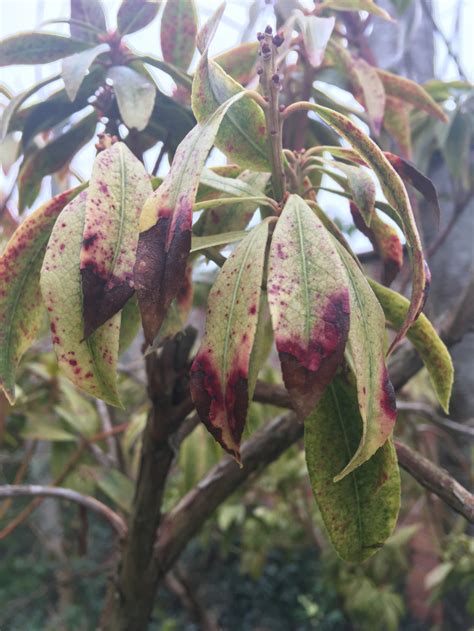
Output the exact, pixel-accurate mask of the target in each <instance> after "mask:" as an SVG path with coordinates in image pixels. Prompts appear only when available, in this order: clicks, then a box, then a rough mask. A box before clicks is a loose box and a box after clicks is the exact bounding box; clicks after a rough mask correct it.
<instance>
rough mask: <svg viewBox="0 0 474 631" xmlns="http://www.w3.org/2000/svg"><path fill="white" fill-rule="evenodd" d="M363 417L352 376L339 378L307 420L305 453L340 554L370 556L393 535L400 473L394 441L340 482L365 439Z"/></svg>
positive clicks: (347, 557)
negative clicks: (338, 477) (355, 452)
mask: <svg viewBox="0 0 474 631" xmlns="http://www.w3.org/2000/svg"><path fill="white" fill-rule="evenodd" d="M361 434H362V419H361V417H360V414H359V410H358V402H357V391H356V387H355V384H354V380H353V379H352V378H351V377H348V378H346V377H343V376H337V377H336V378H335V379H334V381H333V382H332V384H331V385H330V386H329V387H328V388H327V390H326V392H325V393H324V395H323V398H322V399H321V401H320V403H319V405H318V407H317V408H316V409H315V410H314V412H313V413H312V414H311V415H310V416H309V418H308V419H307V420H306V423H305V437H304V442H305V451H306V463H307V466H308V473H309V477H310V480H311V486H312V487H313V493H314V497H315V499H316V502H317V503H318V506H319V509H320V511H321V515H322V517H323V520H324V523H325V525H326V528H327V531H328V533H329V536H330V538H331V541H332V544H333V545H334V547H335V549H336V551H337V553H338V554H339V556H340V557H341V558H343V559H344V560H345V561H350V562H354V563H360V562H361V561H364V559H367V558H369V557H370V556H372V555H373V554H375V552H377V550H378V549H379V548H381V547H382V546H383V544H384V542H385V541H386V540H387V538H388V537H389V536H390V534H391V533H392V531H393V529H394V527H395V524H396V521H397V516H398V511H399V508H400V474H399V470H398V465H397V456H396V453H395V449H394V447H393V444H392V441H391V440H390V439H389V440H388V441H387V442H386V443H385V445H384V446H383V447H381V448H380V449H379V450H378V451H377V452H376V453H375V454H374V455H373V456H372V458H370V460H368V461H367V462H366V463H364V464H363V465H362V466H360V467H358V468H357V469H356V470H355V471H353V472H352V473H350V474H349V475H347V476H346V477H345V478H344V479H343V480H341V481H339V482H334V481H333V480H334V476H335V475H337V473H339V471H340V470H341V469H342V468H344V467H345V465H346V464H347V462H348V461H349V459H350V458H351V455H352V454H353V453H354V451H355V449H357V446H358V444H359V442H360V438H361Z"/></svg>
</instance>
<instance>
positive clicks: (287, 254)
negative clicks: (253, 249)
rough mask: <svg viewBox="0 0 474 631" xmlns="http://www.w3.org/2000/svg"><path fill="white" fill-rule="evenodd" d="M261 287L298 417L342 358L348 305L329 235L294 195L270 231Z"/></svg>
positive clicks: (313, 402) (340, 267)
mask: <svg viewBox="0 0 474 631" xmlns="http://www.w3.org/2000/svg"><path fill="white" fill-rule="evenodd" d="M267 291H268V303H269V307H270V313H271V317H272V322H273V330H274V332H275V342H276V347H277V350H278V353H279V356H280V362H281V367H282V373H283V380H284V382H285V386H286V389H287V390H288V392H289V394H290V397H291V400H292V403H293V407H294V409H295V410H296V412H297V413H298V415H299V417H300V418H301V419H302V420H303V419H304V418H306V416H308V414H309V413H310V412H311V410H313V409H314V406H315V405H316V403H317V402H318V400H319V399H320V397H321V395H322V393H323V392H324V389H325V388H326V386H327V385H328V384H329V383H330V381H331V379H332V378H333V376H334V374H335V372H336V370H337V367H338V366H339V364H340V363H341V361H342V359H343V356H344V348H345V345H346V341H347V336H348V333H349V312H350V305H349V289H348V285H347V278H346V273H345V270H344V267H343V265H342V262H341V260H340V257H339V254H338V252H337V250H336V248H335V246H334V244H333V241H332V239H331V237H330V235H329V234H328V232H327V231H326V229H325V228H324V226H323V224H322V223H321V221H320V220H319V218H318V217H317V216H316V215H315V213H314V212H313V211H312V210H311V209H310V208H309V206H308V205H307V204H306V203H305V201H304V200H303V199H302V198H301V197H299V196H298V195H290V196H289V198H288V200H287V202H286V204H285V207H284V209H283V212H282V214H281V216H280V217H279V219H278V223H277V225H276V228H275V231H274V233H273V237H272V243H271V247H270V258H269V263H268V280H267Z"/></svg>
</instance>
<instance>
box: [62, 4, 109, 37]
mask: <svg viewBox="0 0 474 631" xmlns="http://www.w3.org/2000/svg"><path fill="white" fill-rule="evenodd" d="M71 19H72V20H75V21H77V22H84V24H90V25H91V26H93V27H94V28H96V29H100V30H101V31H103V32H104V33H105V32H107V23H106V21H105V15H104V9H103V7H102V3H101V1H100V0H71ZM69 28H70V30H71V36H72V37H76V38H77V39H82V40H83V41H85V42H96V41H97V35H96V34H95V33H93V32H91V31H90V30H89V29H87V28H85V27H84V26H81V25H80V24H76V23H75V22H72V23H71V24H70V26H69Z"/></svg>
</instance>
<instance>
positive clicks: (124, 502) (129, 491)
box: [96, 469, 135, 513]
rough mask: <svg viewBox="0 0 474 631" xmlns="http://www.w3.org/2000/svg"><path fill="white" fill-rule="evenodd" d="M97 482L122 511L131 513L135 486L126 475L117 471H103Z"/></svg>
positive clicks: (97, 477)
mask: <svg viewBox="0 0 474 631" xmlns="http://www.w3.org/2000/svg"><path fill="white" fill-rule="evenodd" d="M96 482H97V486H98V487H99V489H100V490H101V491H102V493H105V495H106V496H107V497H108V498H109V499H111V500H112V502H113V503H114V504H116V505H117V506H118V507H119V508H120V509H121V510H123V511H125V512H126V513H129V512H130V510H131V508H132V501H133V494H134V488H135V487H134V484H133V482H132V481H131V480H130V479H129V478H127V476H126V475H124V474H123V473H121V472H120V471H117V470H116V469H106V470H101V471H100V473H99V474H98V475H97V476H96Z"/></svg>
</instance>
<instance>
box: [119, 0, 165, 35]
mask: <svg viewBox="0 0 474 631" xmlns="http://www.w3.org/2000/svg"><path fill="white" fill-rule="evenodd" d="M160 3H161V0H122V3H121V4H120V7H119V10H118V13H117V26H118V30H119V31H120V33H122V35H126V34H127V33H134V32H135V31H139V30H140V29H142V28H145V26H148V24H150V22H152V21H153V20H154V19H155V18H156V16H157V15H158V11H159V9H160Z"/></svg>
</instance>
